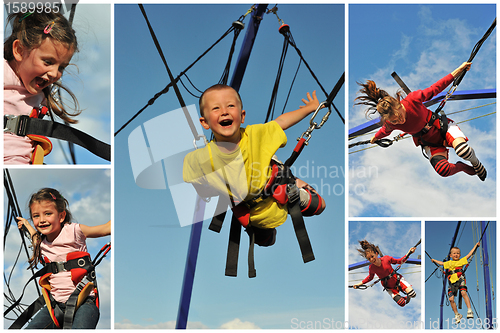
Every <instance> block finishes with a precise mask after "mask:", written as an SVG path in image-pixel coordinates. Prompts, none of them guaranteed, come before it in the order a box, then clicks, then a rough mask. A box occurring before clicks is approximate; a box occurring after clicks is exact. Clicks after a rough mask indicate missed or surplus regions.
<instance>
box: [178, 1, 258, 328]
mask: <svg viewBox="0 0 500 333" xmlns="http://www.w3.org/2000/svg"><path fill="white" fill-rule="evenodd" d="M266 9H267V5H258V6H257V10H256V11H254V12H252V20H251V22H250V24H249V27H248V30H247V32H246V34H245V39H244V40H243V45H242V47H241V50H240V55H239V57H238V60H237V63H236V66H235V70H234V73H233V77H232V79H231V84H230V85H231V86H232V87H233V88H234V89H235V90H239V88H240V85H241V81H242V80H243V75H244V74H245V69H246V66H247V64H248V59H249V58H250V53H251V51H252V48H253V44H254V42H255V37H256V35H257V32H258V29H259V25H260V21H262V17H263V14H264V13H265V11H266ZM204 212H205V201H203V199H201V198H200V197H197V202H196V210H195V213H194V217H193V225H192V226H191V236H190V238H189V246H188V254H187V259H186V267H185V270H184V280H183V282H182V290H181V299H180V304H179V310H178V312H177V322H176V325H175V328H177V329H186V326H187V321H188V315H189V306H190V304H191V295H192V292H193V283H194V275H195V271H196V261H197V259H198V250H199V248H200V239H201V230H202V228H203V215H204Z"/></svg>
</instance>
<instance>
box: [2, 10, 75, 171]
mask: <svg viewBox="0 0 500 333" xmlns="http://www.w3.org/2000/svg"><path fill="white" fill-rule="evenodd" d="M7 22H10V23H11V26H12V33H11V35H10V36H9V37H8V38H7V39H6V40H5V41H4V122H5V119H7V118H13V117H17V116H21V115H27V116H30V117H37V118H41V117H43V116H44V115H45V114H46V113H47V112H48V113H49V115H50V116H51V117H52V118H53V114H54V115H56V116H57V117H59V118H60V119H61V120H63V121H64V122H67V123H70V124H74V123H76V122H77V121H76V120H75V119H73V117H74V116H77V115H78V114H79V113H80V111H79V110H78V109H79V107H78V101H77V99H76V97H75V96H74V95H73V93H71V91H69V90H68V89H67V88H65V87H64V86H63V85H62V84H61V82H60V81H59V80H60V79H61V76H62V74H63V72H64V70H65V68H66V67H67V66H68V65H69V63H70V61H71V58H72V57H73V54H74V53H75V52H77V51H78V43H77V38H76V35H75V31H74V30H73V29H72V28H71V25H70V23H69V22H68V20H67V19H66V18H65V17H64V16H63V15H62V14H61V13H59V12H58V11H54V10H49V11H42V12H40V13H39V12H27V13H21V12H19V13H13V14H10V15H9V16H8V18H7ZM60 88H61V89H63V90H65V91H66V92H67V93H68V94H69V96H70V98H71V99H72V101H73V105H74V110H73V111H71V112H70V111H68V110H67V109H66V107H65V106H64V105H63V103H62V101H61V100H60V95H59V89H60ZM52 113H53V114H52ZM37 147H41V148H42V149H37ZM51 149H52V144H51V142H50V140H49V139H48V138H46V137H43V136H40V135H29V136H18V135H16V134H15V133H12V132H9V131H5V124H4V163H5V164H30V163H31V164H33V163H34V161H35V160H36V159H35V154H42V153H43V154H44V155H46V154H48V153H49V152H50V150H51ZM42 157H43V155H42Z"/></svg>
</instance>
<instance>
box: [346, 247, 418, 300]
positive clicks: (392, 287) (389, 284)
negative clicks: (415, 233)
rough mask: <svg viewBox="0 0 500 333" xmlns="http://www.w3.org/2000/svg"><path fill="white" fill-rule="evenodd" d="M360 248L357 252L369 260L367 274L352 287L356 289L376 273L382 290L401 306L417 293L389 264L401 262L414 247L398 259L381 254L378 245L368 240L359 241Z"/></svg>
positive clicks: (413, 250)
mask: <svg viewBox="0 0 500 333" xmlns="http://www.w3.org/2000/svg"><path fill="white" fill-rule="evenodd" d="M359 245H360V246H361V248H360V249H357V250H358V252H359V254H360V255H361V256H362V257H364V258H365V259H366V260H368V261H369V262H370V266H368V270H369V274H368V276H367V277H366V278H364V279H363V281H361V282H360V283H358V284H355V285H354V286H353V288H354V289H358V288H359V287H360V286H361V285H364V284H366V283H368V282H370V281H371V280H373V278H374V277H375V275H377V276H378V277H379V279H380V283H381V284H382V286H383V287H384V290H385V291H387V292H388V293H389V295H391V297H392V299H393V300H394V301H395V302H396V303H397V304H398V305H399V306H401V307H403V306H405V305H406V304H408V303H409V302H410V300H411V299H412V298H413V297H416V296H417V294H416V292H415V290H413V287H412V286H411V284H409V283H408V282H406V280H405V279H404V277H403V276H402V275H401V274H399V273H397V272H396V271H394V269H393V268H392V266H391V265H395V264H402V263H403V262H404V260H405V259H406V258H408V256H409V255H410V254H411V253H414V252H415V250H416V248H415V247H412V248H411V249H410V250H409V251H408V253H407V254H406V255H405V256H404V257H403V258H400V259H395V258H393V257H391V256H382V252H381V251H380V249H379V248H378V246H376V245H374V244H372V243H370V242H368V241H367V240H362V241H359ZM400 292H403V293H404V294H405V295H406V296H401V295H400Z"/></svg>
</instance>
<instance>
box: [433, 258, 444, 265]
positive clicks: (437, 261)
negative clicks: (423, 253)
mask: <svg viewBox="0 0 500 333" xmlns="http://www.w3.org/2000/svg"><path fill="white" fill-rule="evenodd" d="M431 261H432V262H433V263H435V264H438V265H441V266H443V265H444V263H443V262H442V261H439V260H436V259H431Z"/></svg>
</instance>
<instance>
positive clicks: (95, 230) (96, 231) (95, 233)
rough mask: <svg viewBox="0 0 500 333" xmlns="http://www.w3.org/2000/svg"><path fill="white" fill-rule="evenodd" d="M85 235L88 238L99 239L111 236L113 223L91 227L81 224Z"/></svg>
mask: <svg viewBox="0 0 500 333" xmlns="http://www.w3.org/2000/svg"><path fill="white" fill-rule="evenodd" d="M80 229H82V232H83V234H84V235H85V237H87V238H99V237H104V236H109V235H111V221H108V223H104V224H100V225H96V226H92V227H89V226H88V225H84V224H80Z"/></svg>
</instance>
